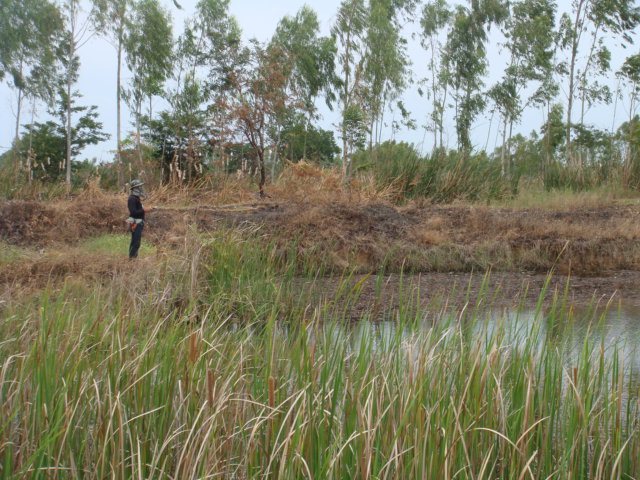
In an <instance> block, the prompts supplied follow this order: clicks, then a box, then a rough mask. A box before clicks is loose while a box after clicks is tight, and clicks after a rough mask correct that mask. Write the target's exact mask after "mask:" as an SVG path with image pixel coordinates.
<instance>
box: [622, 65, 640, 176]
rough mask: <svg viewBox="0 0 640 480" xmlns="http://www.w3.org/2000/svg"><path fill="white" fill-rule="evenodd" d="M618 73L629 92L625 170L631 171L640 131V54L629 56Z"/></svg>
mask: <svg viewBox="0 0 640 480" xmlns="http://www.w3.org/2000/svg"><path fill="white" fill-rule="evenodd" d="M617 75H618V77H619V78H620V79H621V80H622V83H623V84H624V86H625V87H626V88H627V92H628V104H627V113H628V118H629V120H628V122H627V128H626V130H627V131H626V132H625V134H626V139H625V140H626V143H627V149H626V155H625V170H626V171H627V172H629V170H630V169H631V165H632V162H633V153H634V152H633V150H634V149H633V147H634V145H635V143H636V142H635V139H636V137H637V136H638V131H639V128H638V120H637V118H638V105H639V100H640V54H638V53H637V54H634V55H631V56H629V57H628V58H627V59H626V60H625V62H624V64H623V65H622V68H621V69H620V71H619V72H618V73H617ZM636 153H637V152H636Z"/></svg>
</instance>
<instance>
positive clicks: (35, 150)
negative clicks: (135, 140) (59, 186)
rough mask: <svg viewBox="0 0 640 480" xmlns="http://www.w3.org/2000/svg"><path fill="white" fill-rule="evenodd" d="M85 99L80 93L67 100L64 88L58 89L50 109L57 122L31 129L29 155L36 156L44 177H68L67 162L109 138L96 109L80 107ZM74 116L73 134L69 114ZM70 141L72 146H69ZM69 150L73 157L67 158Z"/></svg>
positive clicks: (73, 93)
mask: <svg viewBox="0 0 640 480" xmlns="http://www.w3.org/2000/svg"><path fill="white" fill-rule="evenodd" d="M80 98H81V95H80V93H78V92H77V91H74V92H72V94H71V96H70V97H68V96H67V91H66V88H65V86H64V84H60V85H59V87H58V88H57V92H56V99H55V104H54V105H52V106H51V107H50V108H49V114H50V115H51V117H53V120H47V121H46V122H35V123H33V124H31V125H27V129H28V132H27V133H26V135H27V136H28V137H29V143H30V148H29V151H28V152H25V153H27V154H28V155H33V160H34V161H36V162H37V164H38V165H39V168H40V170H41V171H42V172H43V175H41V177H44V178H49V179H54V180H55V179H57V178H58V177H59V176H61V175H65V174H66V171H65V170H66V168H65V164H67V161H66V158H67V157H68V156H70V157H71V158H74V157H77V156H78V155H79V154H80V153H81V152H82V151H83V150H84V149H85V148H86V147H87V146H89V145H95V144H97V143H100V142H103V141H105V140H107V139H108V138H109V135H108V134H107V133H105V132H104V131H103V130H102V128H103V124H102V122H100V121H99V119H98V112H97V107H96V106H95V105H91V106H84V105H79V104H78V100H79V99H80ZM69 110H71V111H72V112H73V113H74V121H73V124H72V125H71V129H70V130H69V125H68V123H67V112H68V111H69ZM67 138H70V142H69V143H67ZM67 149H69V152H68V153H69V155H67Z"/></svg>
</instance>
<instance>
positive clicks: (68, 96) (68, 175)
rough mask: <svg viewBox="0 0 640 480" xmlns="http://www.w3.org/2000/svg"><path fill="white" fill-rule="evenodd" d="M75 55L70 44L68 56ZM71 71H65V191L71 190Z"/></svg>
mask: <svg viewBox="0 0 640 480" xmlns="http://www.w3.org/2000/svg"><path fill="white" fill-rule="evenodd" d="M74 55H75V52H74V47H73V45H72V46H71V55H70V56H69V58H73V56H74ZM69 68H71V67H69ZM71 107H72V105H71V71H70V70H69V71H68V72H67V132H66V134H67V135H66V141H67V143H66V145H67V155H66V162H67V165H66V167H67V174H66V184H67V193H69V192H70V191H71Z"/></svg>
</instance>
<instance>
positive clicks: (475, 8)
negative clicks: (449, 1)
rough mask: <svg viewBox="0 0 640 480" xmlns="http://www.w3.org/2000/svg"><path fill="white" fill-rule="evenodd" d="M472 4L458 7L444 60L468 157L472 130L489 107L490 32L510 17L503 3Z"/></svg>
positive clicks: (461, 146)
mask: <svg viewBox="0 0 640 480" xmlns="http://www.w3.org/2000/svg"><path fill="white" fill-rule="evenodd" d="M470 3H471V5H470V6H469V7H464V6H462V5H458V6H457V7H456V9H455V12H454V14H453V27H452V28H451V30H450V31H449V34H448V37H447V44H446V48H445V59H444V62H445V68H448V70H449V73H448V75H447V81H448V84H449V87H450V88H451V89H452V90H451V95H452V99H453V101H454V105H455V118H456V132H457V135H458V149H459V150H461V151H463V152H464V153H465V155H468V154H469V152H470V151H471V147H472V145H471V136H470V131H471V126H472V124H473V122H474V120H475V118H476V116H477V115H478V114H479V113H480V112H482V110H483V109H484V107H485V104H486V103H485V97H484V95H483V93H482V87H483V86H484V79H483V77H484V76H485V74H486V72H487V66H488V61H487V55H486V49H487V47H486V43H487V41H488V31H489V30H490V28H491V26H492V25H494V24H500V23H502V22H503V21H504V20H505V18H506V17H507V15H508V9H507V4H506V3H505V2H503V0H484V1H481V2H480V1H476V0H471V1H470Z"/></svg>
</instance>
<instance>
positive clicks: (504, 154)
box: [500, 115, 508, 177]
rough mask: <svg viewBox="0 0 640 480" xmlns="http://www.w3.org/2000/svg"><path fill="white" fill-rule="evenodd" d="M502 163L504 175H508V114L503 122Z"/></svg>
mask: <svg viewBox="0 0 640 480" xmlns="http://www.w3.org/2000/svg"><path fill="white" fill-rule="evenodd" d="M500 165H501V170H502V176H503V177H506V176H507V171H508V167H507V116H506V115H505V116H504V122H503V124H502V152H501V153H500Z"/></svg>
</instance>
